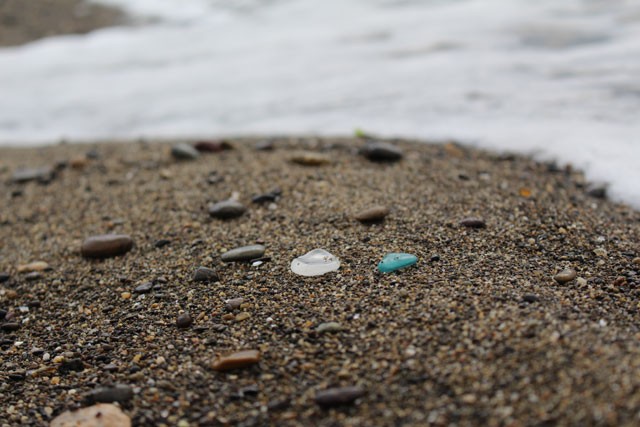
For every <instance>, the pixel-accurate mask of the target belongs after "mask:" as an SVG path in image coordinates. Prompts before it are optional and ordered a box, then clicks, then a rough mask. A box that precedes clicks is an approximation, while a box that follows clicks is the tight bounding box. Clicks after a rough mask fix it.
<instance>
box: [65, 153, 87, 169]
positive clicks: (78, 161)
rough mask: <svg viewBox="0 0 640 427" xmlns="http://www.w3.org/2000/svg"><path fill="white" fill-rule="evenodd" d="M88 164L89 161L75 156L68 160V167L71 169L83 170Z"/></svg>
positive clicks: (84, 157)
mask: <svg viewBox="0 0 640 427" xmlns="http://www.w3.org/2000/svg"><path fill="white" fill-rule="evenodd" d="M88 164H89V159H88V158H87V157H86V156H76V157H72V158H71V159H69V166H71V168H72V169H84V168H85V167H86V166H87V165H88Z"/></svg>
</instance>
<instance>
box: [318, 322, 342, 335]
mask: <svg viewBox="0 0 640 427" xmlns="http://www.w3.org/2000/svg"><path fill="white" fill-rule="evenodd" d="M342 330H343V328H342V325H340V323H338V322H325V323H320V324H319V325H318V326H317V327H316V332H318V333H319V334H323V333H326V332H340V331H342Z"/></svg>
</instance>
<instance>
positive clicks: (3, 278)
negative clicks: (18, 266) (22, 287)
mask: <svg viewBox="0 0 640 427" xmlns="http://www.w3.org/2000/svg"><path fill="white" fill-rule="evenodd" d="M9 279H11V275H10V274H9V273H7V272H4V271H3V272H1V273H0V283H4V282H7V281H9Z"/></svg>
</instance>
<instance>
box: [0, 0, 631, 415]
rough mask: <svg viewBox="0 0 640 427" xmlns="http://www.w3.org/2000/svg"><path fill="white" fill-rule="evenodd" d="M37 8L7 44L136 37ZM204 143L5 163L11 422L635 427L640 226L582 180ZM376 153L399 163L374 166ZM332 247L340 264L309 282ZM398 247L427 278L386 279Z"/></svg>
mask: <svg viewBox="0 0 640 427" xmlns="http://www.w3.org/2000/svg"><path fill="white" fill-rule="evenodd" d="M54 3H55V4H54ZM27 4H29V5H31V3H26V2H21V1H5V2H1V3H0V15H1V16H3V19H4V21H5V24H6V25H2V26H0V43H1V44H2V45H16V44H20V43H25V42H28V41H31V40H35V39H39V38H40V37H43V36H47V35H51V34H64V33H84V32H86V31H89V30H91V29H94V28H99V27H103V26H105V25H112V24H114V23H116V22H122V21H121V19H122V17H121V15H120V14H119V13H118V12H117V11H113V10H110V9H104V8H97V7H96V6H87V4H85V3H82V2H78V1H55V2H39V3H38V7H31V6H27ZM32 6H33V5H32ZM40 6H42V7H41V8H40ZM49 8H50V9H51V11H50V12H43V11H46V10H49ZM74 11H75V12H74ZM78 11H80V12H78ZM78 14H79V15H78ZM61 16H63V17H65V18H60V17H61ZM74 16H76V18H77V17H78V16H79V17H80V18H78V19H76V18H73V17H74ZM70 17H71V18H70ZM185 142H186V143H189V144H193V143H195V142H196V141H155V140H149V141H142V140H140V141H120V142H114V141H104V142H96V143H84V144H69V143H60V144H55V145H49V146H44V147H35V148H8V147H0V200H1V202H0V203H1V204H2V208H1V209H0V352H1V356H0V380H1V381H0V396H1V399H0V400H1V401H2V404H1V405H0V426H2V427H13V426H17V425H25V426H48V425H50V424H51V423H52V420H54V419H55V418H56V417H58V416H60V415H61V414H64V413H67V412H68V411H74V410H77V409H80V408H87V407H90V408H98V411H106V410H105V409H100V408H105V407H104V406H99V407H96V406H94V405H95V404H97V403H101V404H102V405H104V404H113V405H115V406H109V408H110V409H109V410H110V411H115V412H116V413H117V417H119V418H118V419H119V420H121V421H119V422H117V423H112V424H106V425H117V426H126V425H129V420H130V422H131V424H132V425H134V426H151V425H153V426H180V427H189V426H191V427H195V426H226V425H229V426H231V425H233V426H264V425H274V426H289V425H290V426H310V425H317V426H400V425H402V426H424V425H436V426H447V425H459V426H507V425H508V426H520V425H523V426H525V425H526V426H540V425H579V426H585V425H598V426H620V425H637V424H638V423H640V412H639V409H638V408H640V391H639V390H640V343H639V338H640V330H639V327H638V325H639V323H640V322H639V320H640V313H639V312H638V309H639V304H640V289H639V288H640V212H637V211H634V210H633V209H631V208H629V207H627V206H624V205H621V204H616V203H613V202H610V201H608V200H607V199H606V198H605V197H603V196H604V194H603V191H597V189H595V190H594V188H592V187H590V186H589V183H587V182H586V181H585V179H584V176H583V175H582V173H581V172H580V171H577V170H575V169H573V168H572V167H571V166H566V165H556V164H553V163H539V162H535V161H533V160H532V159H529V158H525V157H521V156H516V155H510V154H505V153H491V152H485V151H480V150H475V149H470V148H466V147H463V146H460V145H457V144H455V143H440V144H436V143H425V142H424V141H406V140H386V141H382V140H380V139H378V138H363V137H354V138H316V137H312V136H305V137H298V138H294V137H272V138H265V137H256V138H235V139H229V140H227V141H226V142H225V144H222V141H220V140H217V139H215V138H213V139H212V140H211V141H210V142H211V143H210V144H201V145H202V146H204V147H209V148H210V149H213V151H214V152H208V153H207V152H202V153H200V154H199V155H197V156H196V155H194V154H193V153H192V150H190V149H188V148H185V147H182V148H175V146H176V144H180V143H185ZM377 142H383V143H387V144H391V145H392V146H393V147H394V148H393V150H392V151H391V152H387V155H388V156H389V157H399V156H400V154H399V153H401V156H400V158H399V159H398V158H395V159H393V161H374V160H372V159H371V158H370V157H369V158H368V157H367V156H365V155H363V152H362V149H363V148H365V147H366V146H367V143H369V144H371V143H377ZM172 147H174V148H173V151H174V152H173V154H172ZM223 148H224V149H223ZM394 150H397V151H394ZM394 153H395V154H394ZM369 154H371V153H369ZM191 157H193V158H191ZM388 160H391V159H388ZM229 199H233V200H234V202H227V207H228V206H229V205H232V206H233V207H232V208H230V209H231V210H226V211H224V212H225V215H228V216H234V217H233V218H227V219H221V218H219V217H217V215H220V212H221V210H220V209H219V208H218V207H215V206H216V203H220V202H225V201H228V200H229ZM376 207H377V208H376ZM372 208H376V209H375V210H374V213H377V214H379V215H381V216H384V219H382V220H379V221H374V222H366V223H363V222H362V221H360V220H358V219H357V218H361V217H363V216H364V217H366V216H372V215H373V214H372V213H371V211H370V209H372ZM367 211H369V212H367ZM381 212H382V214H381ZM386 212H388V214H386V216H385V215H384V213H386ZM105 234H108V235H114V234H115V235H121V236H123V237H121V238H120V240H119V241H117V242H116V243H114V242H111V243H110V244H111V247H109V248H106V249H105V246H104V244H103V245H102V246H101V244H100V242H99V243H98V244H97V245H96V244H95V242H96V241H95V240H93V241H90V242H89V243H87V239H88V238H90V237H91V236H98V235H105ZM125 236H126V237H125ZM102 243H104V242H102ZM249 245H261V246H264V254H262V253H260V254H259V255H255V254H254V252H255V248H253V249H252V251H254V252H252V255H251V256H250V258H248V262H246V261H235V262H234V261H233V257H231V258H232V260H231V262H228V261H229V259H228V258H229V257H230V256H229V253H230V252H229V251H231V250H233V249H237V248H242V247H245V246H249ZM316 248H321V249H324V250H326V251H328V252H330V253H331V254H332V255H333V256H335V257H336V258H337V259H339V261H340V268H339V269H338V270H337V271H333V272H329V273H326V274H324V275H321V276H316V277H304V276H300V275H297V274H294V273H293V272H292V271H291V269H290V265H291V262H292V260H294V259H295V258H297V257H300V256H302V255H304V254H305V253H307V252H309V251H311V250H312V249H316ZM109 251H111V253H108V252H109ZM243 251H244V252H243ZM116 252H118V255H115V253H116ZM246 252H247V250H246V249H243V250H241V253H246ZM258 252H261V250H258ZM390 253H408V254H411V255H415V256H416V257H417V258H418V261H417V263H416V264H415V265H412V266H409V267H406V268H403V269H400V270H397V271H394V272H390V273H381V272H379V271H378V269H377V265H378V263H379V262H380V261H381V260H382V259H383V257H385V255H387V254H390ZM223 254H227V255H225V259H224V260H223V258H222V256H223ZM101 255H105V257H104V258H97V259H96V258H94V257H96V256H101ZM106 255H109V256H106ZM256 256H257V259H255V258H254V257H256ZM238 352H243V353H241V354H237V353H238ZM229 355H235V356H233V357H232V358H228V357H229ZM231 368H233V369H231ZM74 413H75V414H77V413H76V412H74ZM101 414H103V415H101V417H102V419H103V420H104V419H105V417H107V415H106V414H107V413H106V412H101ZM72 416H73V415H72ZM100 419H101V418H100V417H98V418H96V417H95V414H94V415H93V418H91V421H88V422H87V423H85V424H81V425H84V426H93V425H99V424H97V423H98V422H99V420H100ZM59 420H60V419H59V418H58V421H59ZM96 420H98V421H96ZM58 421H57V422H58ZM54 425H57V426H59V425H62V424H54Z"/></svg>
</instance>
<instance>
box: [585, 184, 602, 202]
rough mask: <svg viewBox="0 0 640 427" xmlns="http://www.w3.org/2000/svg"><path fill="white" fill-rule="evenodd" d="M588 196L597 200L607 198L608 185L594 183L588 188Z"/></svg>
mask: <svg viewBox="0 0 640 427" xmlns="http://www.w3.org/2000/svg"><path fill="white" fill-rule="evenodd" d="M587 195H589V196H591V197H593V198H596V199H606V198H607V184H603V183H593V184H590V185H588V186H587Z"/></svg>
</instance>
